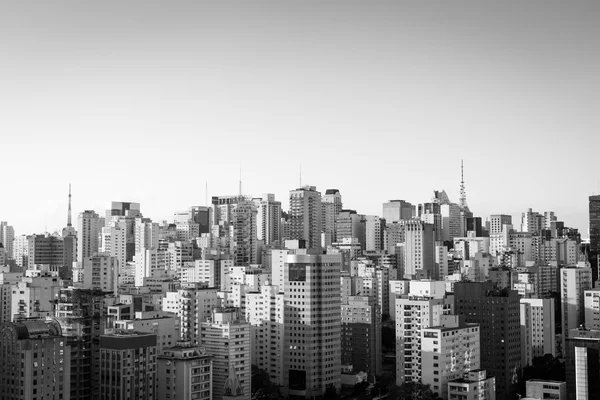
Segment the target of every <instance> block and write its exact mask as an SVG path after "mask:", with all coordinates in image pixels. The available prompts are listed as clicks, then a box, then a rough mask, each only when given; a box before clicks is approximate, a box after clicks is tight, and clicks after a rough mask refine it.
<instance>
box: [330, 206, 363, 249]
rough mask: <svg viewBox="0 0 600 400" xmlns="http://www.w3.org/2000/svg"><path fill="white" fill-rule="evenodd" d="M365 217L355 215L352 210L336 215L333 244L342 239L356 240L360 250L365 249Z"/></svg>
mask: <svg viewBox="0 0 600 400" xmlns="http://www.w3.org/2000/svg"><path fill="white" fill-rule="evenodd" d="M365 229H366V227H365V216H364V215H360V214H357V213H356V211H354V210H342V211H340V212H339V213H338V215H337V220H336V222H335V238H336V242H335V243H341V242H343V240H344V239H353V238H354V239H357V240H358V243H360V247H361V250H364V249H365V245H366V240H365V239H366V231H365Z"/></svg>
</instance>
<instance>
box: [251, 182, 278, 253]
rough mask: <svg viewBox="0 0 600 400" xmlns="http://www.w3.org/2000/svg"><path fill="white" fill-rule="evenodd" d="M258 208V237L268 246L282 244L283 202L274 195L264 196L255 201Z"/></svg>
mask: <svg viewBox="0 0 600 400" xmlns="http://www.w3.org/2000/svg"><path fill="white" fill-rule="evenodd" d="M254 201H255V204H256V206H257V208H258V214H257V215H256V234H257V235H256V236H257V238H258V240H262V241H263V242H264V244H265V245H266V246H271V245H276V244H282V243H283V242H282V241H281V202H280V201H276V200H275V195H274V194H264V195H263V196H262V197H261V198H259V199H254Z"/></svg>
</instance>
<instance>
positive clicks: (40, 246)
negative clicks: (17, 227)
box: [27, 234, 65, 269]
mask: <svg viewBox="0 0 600 400" xmlns="http://www.w3.org/2000/svg"><path fill="white" fill-rule="evenodd" d="M27 238H28V239H27V240H28V245H27V249H28V251H29V254H28V260H27V261H28V265H27V268H28V269H34V266H35V265H41V264H47V265H50V266H52V267H62V266H63V265H64V257H65V254H64V242H63V238H61V237H58V236H52V235H49V234H46V235H32V236H28V237H27Z"/></svg>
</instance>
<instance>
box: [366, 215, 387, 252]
mask: <svg viewBox="0 0 600 400" xmlns="http://www.w3.org/2000/svg"><path fill="white" fill-rule="evenodd" d="M384 231H385V219H383V218H380V217H379V216H378V215H365V250H366V251H381V250H383V249H384V248H383V239H384Z"/></svg>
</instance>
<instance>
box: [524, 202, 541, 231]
mask: <svg viewBox="0 0 600 400" xmlns="http://www.w3.org/2000/svg"><path fill="white" fill-rule="evenodd" d="M544 226H545V222H544V216H543V215H541V214H540V213H537V212H534V211H533V210H532V209H531V208H528V209H527V211H526V212H524V213H521V232H529V233H534V234H535V233H539V232H540V231H541V230H542V229H544Z"/></svg>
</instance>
